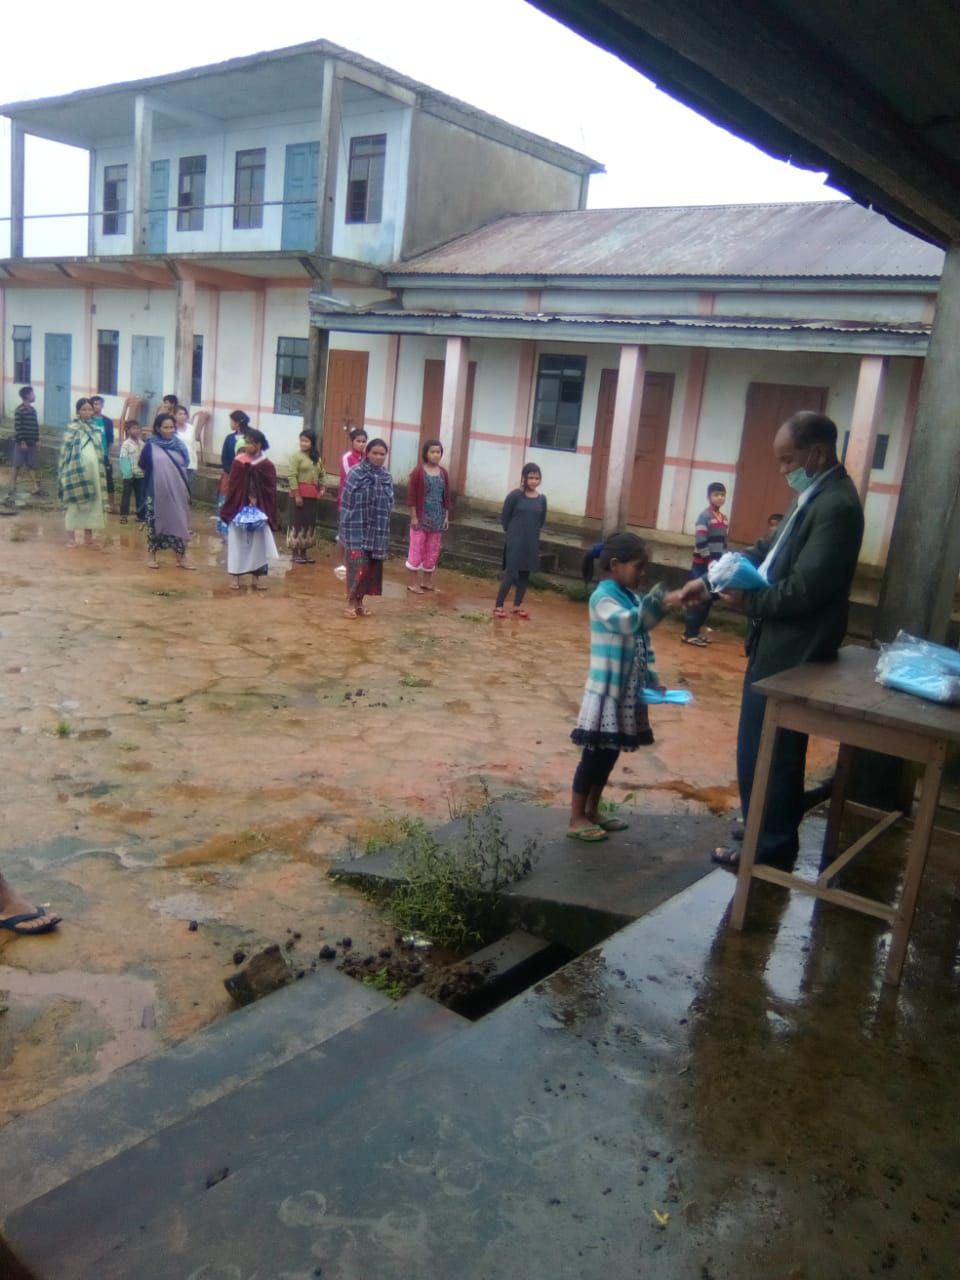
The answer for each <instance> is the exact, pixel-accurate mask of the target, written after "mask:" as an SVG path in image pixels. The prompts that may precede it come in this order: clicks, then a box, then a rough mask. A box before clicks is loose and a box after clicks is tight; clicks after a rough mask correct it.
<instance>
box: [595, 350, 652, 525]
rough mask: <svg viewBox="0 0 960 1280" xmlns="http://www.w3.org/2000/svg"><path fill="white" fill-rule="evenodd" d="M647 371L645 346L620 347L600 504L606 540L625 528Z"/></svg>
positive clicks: (628, 512) (628, 511)
mask: <svg viewBox="0 0 960 1280" xmlns="http://www.w3.org/2000/svg"><path fill="white" fill-rule="evenodd" d="M646 370H647V349H646V347H636V346H625V347H621V348H620V367H619V370H618V372H617V395H616V399H615V400H614V402H613V427H612V429H611V432H610V461H609V464H608V466H607V489H606V494H605V495H604V501H603V536H604V537H605V538H608V537H609V536H610V534H611V533H616V531H617V530H618V529H624V528H626V525H627V521H628V518H629V514H630V488H631V485H632V484H633V466H634V461H635V459H636V456H637V431H638V429H639V426H640V404H641V401H642V400H643V379H644V375H645V373H646Z"/></svg>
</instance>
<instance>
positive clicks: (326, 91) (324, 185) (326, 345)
mask: <svg viewBox="0 0 960 1280" xmlns="http://www.w3.org/2000/svg"><path fill="white" fill-rule="evenodd" d="M340 84H341V81H340V78H339V76H338V75H337V64H336V62H335V61H333V60H330V59H328V60H327V61H326V62H324V64H323V93H322V97H321V102H320V171H319V173H318V175H317V236H316V253H317V260H318V268H319V269H318V272H317V277H316V281H315V284H314V289H315V290H316V291H317V293H320V294H323V295H325V296H326V297H329V296H330V295H331V294H332V292H333V267H332V264H331V258H332V256H333V232H334V226H335V219H336V204H337V171H338V168H339V158H340ZM329 354H330V333H329V330H327V329H320V328H318V327H317V326H316V325H314V324H311V325H310V343H309V347H308V349H307V387H306V395H305V397H304V406H303V425H304V428H305V429H307V430H311V431H315V432H316V433H317V447H318V449H319V450H320V456H321V457H322V456H323V410H324V401H325V399H326V391H327V359H328V356H329Z"/></svg>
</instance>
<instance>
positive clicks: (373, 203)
mask: <svg viewBox="0 0 960 1280" xmlns="http://www.w3.org/2000/svg"><path fill="white" fill-rule="evenodd" d="M386 156H387V135H386V134H385V133H372V134H368V135H367V136H366V137H363V138H351V139H350V170H349V175H348V178H347V222H379V221H380V218H381V216H382V213H383V171H384V166H385V164H386Z"/></svg>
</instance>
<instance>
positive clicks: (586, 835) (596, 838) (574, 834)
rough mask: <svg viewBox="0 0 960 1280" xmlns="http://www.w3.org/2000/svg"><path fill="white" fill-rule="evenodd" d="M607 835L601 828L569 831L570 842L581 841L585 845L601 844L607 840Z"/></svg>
mask: <svg viewBox="0 0 960 1280" xmlns="http://www.w3.org/2000/svg"><path fill="white" fill-rule="evenodd" d="M606 838H607V833H606V832H605V831H604V830H603V829H602V828H601V827H600V826H595V827H581V828H580V830H579V831H568V832H567V839H568V840H580V841H581V842H582V843H583V844H599V843H600V842H601V840H606Z"/></svg>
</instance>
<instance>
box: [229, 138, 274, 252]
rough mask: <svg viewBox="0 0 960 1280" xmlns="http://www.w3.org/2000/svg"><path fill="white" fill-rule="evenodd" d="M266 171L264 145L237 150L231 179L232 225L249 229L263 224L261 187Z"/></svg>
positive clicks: (236, 228) (240, 229) (238, 228)
mask: <svg viewBox="0 0 960 1280" xmlns="http://www.w3.org/2000/svg"><path fill="white" fill-rule="evenodd" d="M266 172H267V149H266V147H254V148H252V149H251V150H249V151H238V152H237V161H236V170H235V174H234V181H233V226H234V230H235V231H249V230H250V229H251V228H252V227H262V226H263V189H264V181H265V178H266Z"/></svg>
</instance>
